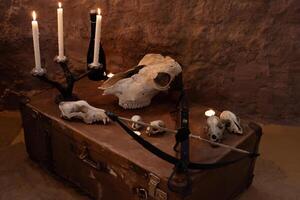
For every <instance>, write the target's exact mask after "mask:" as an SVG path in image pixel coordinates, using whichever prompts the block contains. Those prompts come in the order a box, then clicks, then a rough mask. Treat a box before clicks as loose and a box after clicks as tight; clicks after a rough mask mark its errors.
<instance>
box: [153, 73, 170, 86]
mask: <svg viewBox="0 0 300 200" xmlns="http://www.w3.org/2000/svg"><path fill="white" fill-rule="evenodd" d="M170 82H171V76H170V74H168V73H166V72H159V73H157V76H156V77H155V78H154V83H155V85H156V86H157V87H158V89H166V88H167V87H168V86H169V85H170Z"/></svg>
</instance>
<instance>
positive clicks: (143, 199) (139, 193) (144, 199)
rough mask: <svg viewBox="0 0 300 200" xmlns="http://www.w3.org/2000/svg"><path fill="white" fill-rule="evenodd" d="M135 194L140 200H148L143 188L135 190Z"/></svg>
mask: <svg viewBox="0 0 300 200" xmlns="http://www.w3.org/2000/svg"><path fill="white" fill-rule="evenodd" d="M136 193H137V196H138V197H139V199H140V200H147V199H148V192H147V190H145V189H144V188H136Z"/></svg>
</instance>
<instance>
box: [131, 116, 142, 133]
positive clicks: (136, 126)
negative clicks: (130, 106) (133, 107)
mask: <svg viewBox="0 0 300 200" xmlns="http://www.w3.org/2000/svg"><path fill="white" fill-rule="evenodd" d="M131 120H132V121H133V123H132V125H131V127H132V129H133V130H135V131H137V130H140V129H141V128H142V127H143V126H142V125H141V124H138V123H135V122H142V117H141V116H139V115H133V116H132V117H131Z"/></svg>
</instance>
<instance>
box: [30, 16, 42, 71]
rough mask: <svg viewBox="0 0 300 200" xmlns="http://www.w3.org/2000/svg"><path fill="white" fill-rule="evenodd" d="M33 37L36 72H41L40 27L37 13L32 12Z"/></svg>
mask: <svg viewBox="0 0 300 200" xmlns="http://www.w3.org/2000/svg"><path fill="white" fill-rule="evenodd" d="M32 19H33V20H32V22H31V24H32V37H33V47H34V58H35V70H36V71H40V70H41V53H40V42H39V25H38V22H37V20H36V13H35V11H33V12H32Z"/></svg>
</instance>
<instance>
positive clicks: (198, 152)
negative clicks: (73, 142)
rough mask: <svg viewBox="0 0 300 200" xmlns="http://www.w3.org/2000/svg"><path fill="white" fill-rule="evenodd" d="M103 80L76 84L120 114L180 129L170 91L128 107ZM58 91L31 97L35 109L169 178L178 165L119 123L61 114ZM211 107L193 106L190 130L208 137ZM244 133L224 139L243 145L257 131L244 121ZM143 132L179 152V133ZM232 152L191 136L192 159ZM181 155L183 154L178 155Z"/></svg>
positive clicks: (168, 149) (81, 95) (85, 94)
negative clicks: (145, 103) (137, 106)
mask: <svg viewBox="0 0 300 200" xmlns="http://www.w3.org/2000/svg"><path fill="white" fill-rule="evenodd" d="M99 85H100V84H99V82H98V83H97V82H91V81H89V80H87V79H82V80H81V81H79V82H78V83H77V84H76V87H75V92H74V93H75V94H76V95H78V96H79V98H81V99H83V100H86V101H87V102H88V103H89V104H90V105H92V106H94V107H97V108H102V109H105V110H108V111H112V112H114V113H116V114H117V115H120V116H123V117H127V118H131V117H132V115H135V114H138V115H141V116H142V118H143V120H144V121H145V122H151V121H154V120H158V119H160V120H163V121H164V122H165V123H166V126H167V127H168V128H173V129H176V122H175V118H174V117H173V116H172V115H171V114H170V112H172V111H174V110H175V109H176V107H175V105H176V99H174V98H171V97H170V96H168V95H166V94H162V95H158V96H156V97H155V98H154V99H153V101H152V104H151V106H149V107H146V108H143V109H136V110H125V109H123V108H121V107H120V106H118V99H117V98H116V97H114V96H102V91H101V90H98V89H97V87H98V86H99ZM56 95H57V91H56V90H54V89H50V90H47V91H46V92H42V93H40V94H38V95H36V96H34V97H33V98H32V99H31V101H30V103H29V104H30V106H31V107H33V108H34V109H35V110H38V111H40V112H41V113H43V114H44V115H46V116H48V117H49V118H51V119H53V120H55V121H57V122H59V123H60V124H61V125H63V126H65V127H67V128H69V129H72V130H74V131H76V133H79V134H81V135H82V136H83V137H85V138H87V139H88V140H89V141H92V142H93V143H95V144H97V145H99V146H101V147H103V149H107V150H109V151H111V152H113V153H115V154H116V155H118V156H120V157H122V158H125V159H127V160H129V161H131V162H133V163H135V164H136V165H138V166H139V167H141V168H143V169H145V170H146V171H149V172H152V173H154V174H156V175H157V176H159V177H160V178H161V179H165V180H167V179H168V177H169V176H170V174H171V173H172V171H173V168H174V166H173V165H171V164H169V163H167V162H166V161H164V160H162V159H160V158H158V157H156V156H155V155H153V154H152V153H151V152H149V151H147V150H145V149H144V148H143V147H142V146H141V145H139V144H138V143H137V142H136V141H134V140H133V139H132V138H131V137H130V136H129V135H127V134H126V133H125V132H124V131H123V130H122V129H121V128H120V127H118V125H117V124H115V123H113V122H112V123H110V124H108V125H102V124H93V125H87V124H84V123H83V122H80V121H67V120H63V119H61V118H60V111H59V108H58V105H57V104H55V103H54V98H55V96H56ZM207 109H208V108H207V107H204V106H199V105H191V106H190V130H191V133H192V134H195V135H201V136H202V137H206V136H205V133H204V131H203V128H204V126H205V123H206V117H205V115H204V112H205V111H206V110H207ZM243 128H244V135H242V136H238V135H232V134H227V135H226V138H225V139H224V143H226V144H229V145H231V146H235V147H237V146H239V145H240V144H242V143H243V142H245V140H246V139H247V138H248V137H250V136H251V134H253V131H252V130H251V129H250V128H249V127H248V126H245V125H243ZM142 133H143V134H142V136H143V137H144V138H145V139H147V140H148V141H149V142H151V143H152V144H154V145H155V146H157V147H158V148H160V149H161V150H163V151H165V152H167V153H169V154H170V155H173V156H177V155H176V152H174V151H173V145H174V144H175V135H174V134H172V133H165V134H164V135H162V136H156V137H148V136H147V135H146V133H145V131H142ZM229 153H230V150H229V149H224V148H221V147H217V148H216V147H212V146H211V145H209V144H208V143H204V142H201V141H199V140H195V139H190V160H191V161H193V162H198V163H215V162H218V161H220V160H222V159H223V158H225V157H226V156H227V155H228V154H229ZM178 156H179V155H178Z"/></svg>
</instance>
